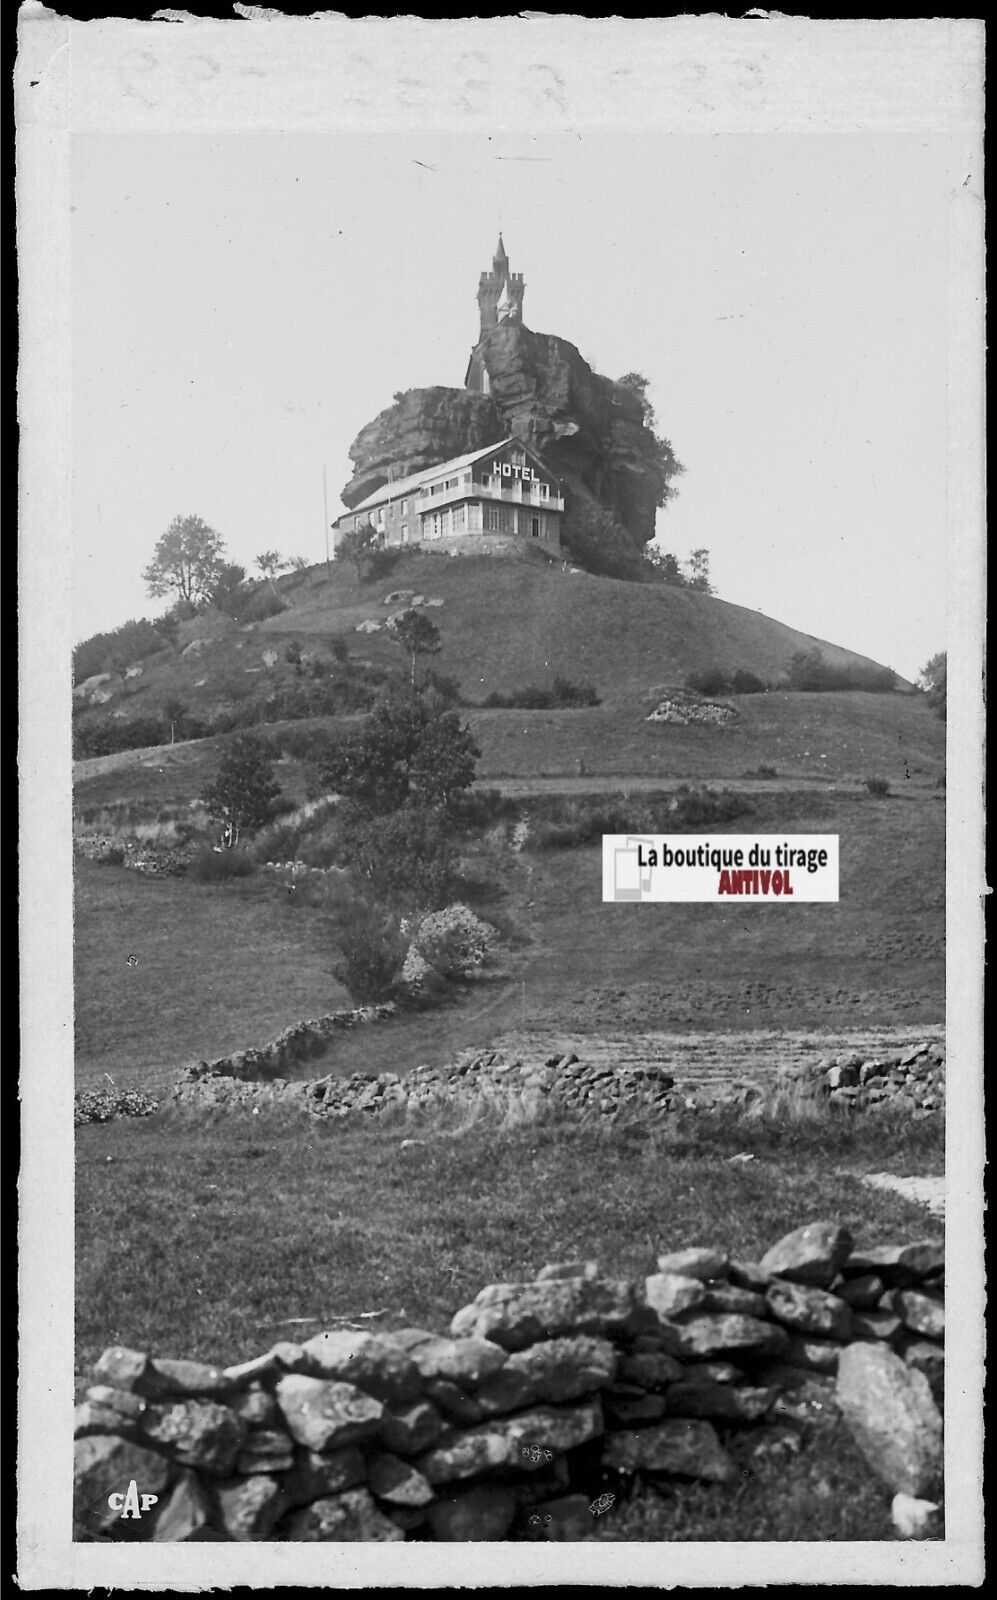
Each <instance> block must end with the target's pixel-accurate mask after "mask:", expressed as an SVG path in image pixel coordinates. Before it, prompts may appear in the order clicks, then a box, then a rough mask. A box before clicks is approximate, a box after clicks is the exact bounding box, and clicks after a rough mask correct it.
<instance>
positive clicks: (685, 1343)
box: [669, 1312, 789, 1361]
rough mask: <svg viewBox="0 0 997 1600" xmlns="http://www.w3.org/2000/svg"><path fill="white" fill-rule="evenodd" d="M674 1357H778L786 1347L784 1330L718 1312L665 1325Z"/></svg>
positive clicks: (787, 1343)
mask: <svg viewBox="0 0 997 1600" xmlns="http://www.w3.org/2000/svg"><path fill="white" fill-rule="evenodd" d="M669 1326H670V1330H671V1334H672V1338H673V1340H674V1344H675V1349H674V1354H675V1355H677V1356H678V1357H679V1358H680V1359H685V1360H693V1361H695V1360H696V1359H697V1358H703V1359H709V1358H711V1357H713V1356H725V1355H728V1354H730V1355H738V1356H741V1357H751V1358H754V1357H761V1356H780V1355H783V1354H785V1352H786V1351H787V1350H788V1348H789V1335H788V1334H787V1332H786V1330H785V1328H780V1327H779V1326H778V1325H777V1324H776V1323H774V1322H763V1321H762V1320H761V1319H760V1318H759V1317H741V1316H736V1315H729V1314H725V1313H722V1312H719V1313H712V1314H707V1315H704V1316H695V1317H692V1318H690V1320H689V1321H688V1322H684V1323H672V1324H670V1325H669Z"/></svg>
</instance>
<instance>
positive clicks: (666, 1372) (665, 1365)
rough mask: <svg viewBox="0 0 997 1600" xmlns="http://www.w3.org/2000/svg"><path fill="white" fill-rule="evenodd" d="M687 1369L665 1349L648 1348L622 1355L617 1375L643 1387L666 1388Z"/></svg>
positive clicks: (625, 1380)
mask: <svg viewBox="0 0 997 1600" xmlns="http://www.w3.org/2000/svg"><path fill="white" fill-rule="evenodd" d="M685 1370H686V1369H685V1367H683V1365H682V1363H681V1362H680V1361H676V1359H675V1357H674V1356H670V1355H667V1354H666V1353H665V1351H664V1350H648V1351H643V1352H639V1353H634V1354H632V1355H624V1356H621V1357H620V1362H619V1367H618V1369H617V1376H618V1377H619V1378H621V1379H623V1381H624V1382H625V1383H636V1384H639V1385H640V1387H641V1388H642V1389H664V1388H665V1387H666V1386H667V1385H668V1384H669V1383H675V1382H676V1381H677V1380H678V1379H679V1378H681V1377H682V1376H683V1375H684V1373H685Z"/></svg>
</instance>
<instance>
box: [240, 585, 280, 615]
mask: <svg viewBox="0 0 997 1600" xmlns="http://www.w3.org/2000/svg"><path fill="white" fill-rule="evenodd" d="M286 610H287V606H286V605H285V604H284V602H283V600H281V598H280V596H279V595H276V594H274V592H273V590H272V589H271V588H269V586H268V585H267V584H265V583H261V584H260V586H259V588H258V589H256V590H255V592H254V593H253V594H251V595H250V596H249V598H248V600H246V601H245V603H244V604H242V605H240V608H239V621H240V622H266V620H267V618H268V617H279V616H280V614H281V612H282V611H286Z"/></svg>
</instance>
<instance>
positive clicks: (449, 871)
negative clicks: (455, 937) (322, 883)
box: [351, 806, 457, 910]
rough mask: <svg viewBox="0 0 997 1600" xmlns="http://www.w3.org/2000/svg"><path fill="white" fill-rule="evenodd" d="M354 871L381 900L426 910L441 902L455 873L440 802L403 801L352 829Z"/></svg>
mask: <svg viewBox="0 0 997 1600" xmlns="http://www.w3.org/2000/svg"><path fill="white" fill-rule="evenodd" d="M351 845H352V853H353V860H354V864H355V870H356V872H357V873H358V875H359V876H360V877H361V878H363V879H365V880H366V882H367V883H369V885H370V887H371V889H372V890H373V892H374V893H375V894H376V895H377V896H379V897H380V898H382V899H385V900H387V899H390V900H392V901H395V902H401V903H403V904H412V903H414V904H417V905H420V906H425V907H427V908H429V909H431V910H436V909H437V908H438V907H441V906H445V905H446V903H447V900H448V899H449V897H450V893H451V890H452V888H453V885H454V880H455V878H456V872H457V854H456V851H455V849H454V846H453V842H452V838H451V835H450V829H449V825H448V820H447V816H446V812H445V811H444V809H443V807H442V806H435V807H428V806H427V807H423V806H405V807H403V808H402V809H401V810H399V811H394V812H392V813H391V814H390V815H389V816H386V817H382V818H380V819H379V820H378V821H377V822H368V823H366V824H360V825H359V826H357V827H356V829H355V832H354V833H353V836H352V840H351Z"/></svg>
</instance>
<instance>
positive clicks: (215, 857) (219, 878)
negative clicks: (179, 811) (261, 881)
mask: <svg viewBox="0 0 997 1600" xmlns="http://www.w3.org/2000/svg"><path fill="white" fill-rule="evenodd" d="M255 871H256V862H255V861H254V860H253V858H252V856H251V855H250V854H249V852H248V851H246V850H240V849H238V848H234V849H232V850H213V849H212V848H211V846H210V845H202V846H201V848H200V849H199V850H195V851H194V854H193V855H192V856H191V858H190V862H189V864H188V867H187V876H188V877H189V878H193V879H194V882H195V883H222V882H225V881H226V880H227V879H229V878H251V877H252V875H253V873H254V872H255Z"/></svg>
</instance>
